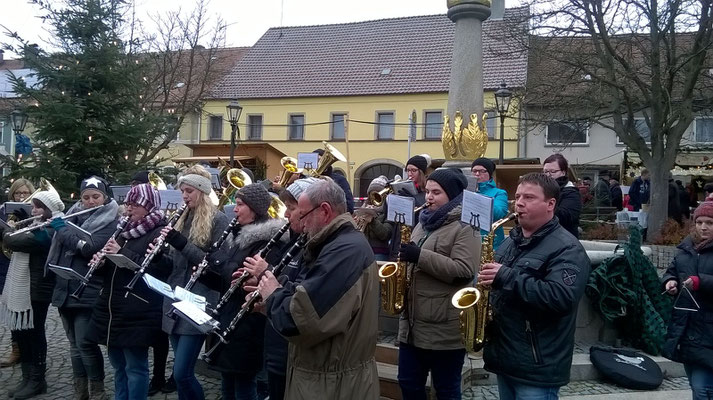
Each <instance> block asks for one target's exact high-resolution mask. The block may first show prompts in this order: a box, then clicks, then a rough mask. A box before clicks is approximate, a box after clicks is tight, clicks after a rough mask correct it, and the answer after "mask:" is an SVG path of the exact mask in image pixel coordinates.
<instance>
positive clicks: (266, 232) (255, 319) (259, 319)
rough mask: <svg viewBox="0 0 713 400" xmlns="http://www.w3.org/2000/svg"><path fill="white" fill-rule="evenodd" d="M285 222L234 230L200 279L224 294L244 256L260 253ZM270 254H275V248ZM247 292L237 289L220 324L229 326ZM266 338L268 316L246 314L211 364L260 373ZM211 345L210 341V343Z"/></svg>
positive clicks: (272, 221)
mask: <svg viewBox="0 0 713 400" xmlns="http://www.w3.org/2000/svg"><path fill="white" fill-rule="evenodd" d="M284 224H285V222H284V221H283V220H276V219H269V220H266V221H262V222H255V223H252V224H249V225H245V226H243V227H241V228H240V231H239V232H238V234H237V236H233V234H232V233H231V234H230V236H228V238H227V239H226V241H225V243H223V246H222V247H221V248H220V249H219V250H218V251H216V252H215V253H213V254H211V255H210V264H209V268H208V270H207V271H206V274H205V275H203V276H202V277H201V279H200V281H201V282H203V283H205V284H206V286H208V287H209V288H211V289H213V290H217V291H218V292H220V293H221V295H222V294H224V293H225V292H226V291H227V290H228V288H229V287H230V282H231V281H232V274H233V272H235V271H236V270H237V269H238V268H242V267H243V261H244V260H245V258H247V257H252V256H254V255H255V254H257V253H259V252H260V250H261V249H262V248H263V247H264V246H265V245H266V244H267V242H268V241H269V240H270V239H271V238H272V237H273V236H274V235H275V234H276V233H277V231H279V230H280V228H281V227H282V226H283V225H284ZM283 236H285V237H286V236H287V235H283ZM270 253H272V254H273V255H274V253H275V251H271V252H270ZM270 255H271V254H268V255H267V259H268V261H273V260H272V259H271V258H270ZM246 295H247V293H246V292H244V291H243V290H242V289H238V290H236V291H235V293H234V294H233V295H232V297H231V299H230V300H229V301H228V303H227V304H226V305H225V307H223V308H222V309H221V310H220V314H219V315H218V318H217V319H218V322H219V323H220V326H221V327H223V328H225V327H227V326H228V325H230V321H232V320H233V318H234V317H235V315H237V313H238V312H239V311H240V308H241V307H242V305H243V303H245V296H246ZM264 337H265V316H264V315H262V314H260V313H257V312H251V313H248V314H245V316H244V317H243V318H242V319H241V321H240V322H239V323H238V325H236V327H235V329H234V330H233V332H232V333H231V334H230V335H228V343H227V344H225V345H223V346H222V347H221V349H220V351H219V352H218V353H216V355H215V357H213V358H212V359H211V362H210V365H209V367H210V368H211V369H214V370H217V371H220V372H225V373H236V374H254V373H257V372H258V371H260V369H261V368H262V361H263V359H262V355H263V340H264ZM208 339H209V341H210V340H214V339H215V338H214V337H212V336H209V337H208ZM212 344H213V343H210V342H209V343H208V346H209V347H210V346H212Z"/></svg>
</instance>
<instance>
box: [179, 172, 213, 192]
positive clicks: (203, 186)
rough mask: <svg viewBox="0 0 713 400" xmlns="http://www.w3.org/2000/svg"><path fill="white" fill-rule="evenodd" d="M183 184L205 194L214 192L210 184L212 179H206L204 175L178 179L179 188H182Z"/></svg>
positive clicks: (191, 175) (190, 175) (184, 176)
mask: <svg viewBox="0 0 713 400" xmlns="http://www.w3.org/2000/svg"><path fill="white" fill-rule="evenodd" d="M183 183H185V184H186V185H190V186H193V187H194V188H196V189H198V190H200V191H201V192H203V193H205V194H210V192H211V190H213V186H212V185H211V183H210V179H209V178H206V177H205V176H203V175H198V174H188V175H183V176H182V177H180V178H178V186H180V185H181V184H183Z"/></svg>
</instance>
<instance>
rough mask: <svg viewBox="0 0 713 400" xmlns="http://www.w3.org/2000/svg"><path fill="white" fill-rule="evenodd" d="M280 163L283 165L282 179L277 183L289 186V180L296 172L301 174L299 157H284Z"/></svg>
mask: <svg viewBox="0 0 713 400" xmlns="http://www.w3.org/2000/svg"><path fill="white" fill-rule="evenodd" d="M280 165H282V168H283V171H282V174H280V180H279V182H278V183H277V184H278V185H280V186H281V187H283V188H284V187H287V184H288V182H289V181H290V179H291V178H292V176H293V175H294V174H301V173H302V168H297V159H296V158H294V157H282V159H280Z"/></svg>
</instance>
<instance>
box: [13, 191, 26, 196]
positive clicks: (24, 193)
mask: <svg viewBox="0 0 713 400" xmlns="http://www.w3.org/2000/svg"><path fill="white" fill-rule="evenodd" d="M15 194H16V195H18V196H29V195H30V192H15Z"/></svg>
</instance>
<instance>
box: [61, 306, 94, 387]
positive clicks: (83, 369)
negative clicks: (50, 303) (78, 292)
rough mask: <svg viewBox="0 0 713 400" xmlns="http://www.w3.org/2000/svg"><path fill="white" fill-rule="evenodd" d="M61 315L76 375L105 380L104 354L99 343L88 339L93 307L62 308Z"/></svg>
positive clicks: (73, 370) (91, 379)
mask: <svg viewBox="0 0 713 400" xmlns="http://www.w3.org/2000/svg"><path fill="white" fill-rule="evenodd" d="M59 315H60V316H61V317H62V325H63V326H64V331H65V332H66V333H67V339H68V340H69V356H70V358H71V360H72V373H73V374H74V377H75V378H89V380H90V381H104V356H103V355H102V352H101V350H99V345H98V344H95V343H91V342H89V340H87V334H88V333H89V330H90V329H91V319H92V309H91V308H60V309H59Z"/></svg>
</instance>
